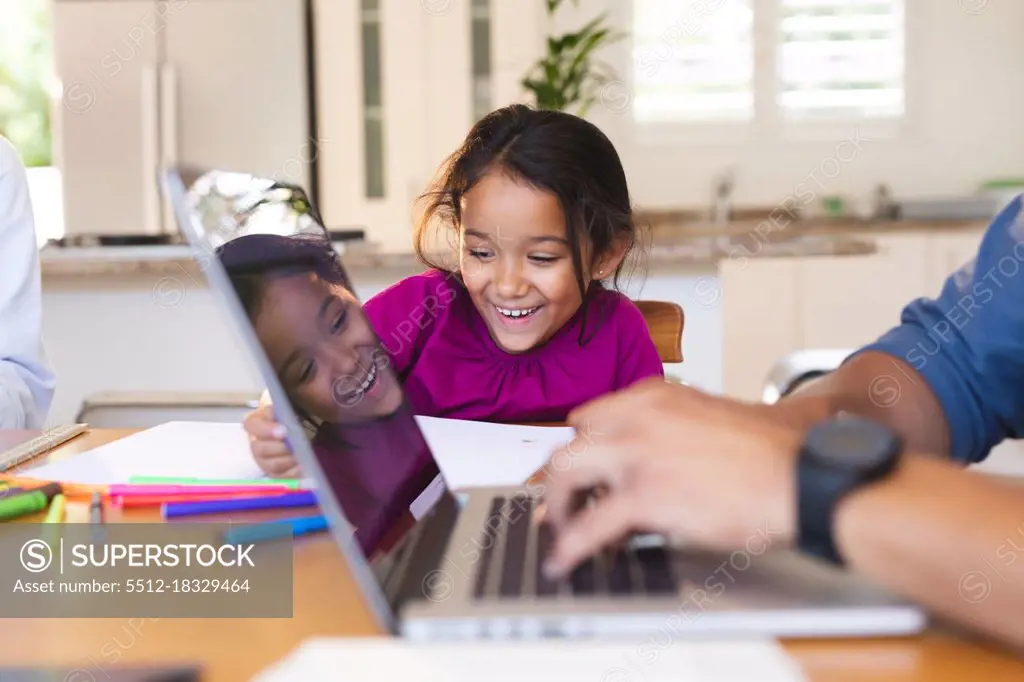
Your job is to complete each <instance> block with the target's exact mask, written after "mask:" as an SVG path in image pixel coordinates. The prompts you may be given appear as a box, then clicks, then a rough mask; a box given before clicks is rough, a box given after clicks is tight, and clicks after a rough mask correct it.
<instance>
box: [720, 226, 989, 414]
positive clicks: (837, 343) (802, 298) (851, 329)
mask: <svg viewBox="0 0 1024 682" xmlns="http://www.w3.org/2000/svg"><path fill="white" fill-rule="evenodd" d="M983 233H984V228H983V226H979V227H978V228H977V229H963V230H952V229H950V230H945V231H938V230H936V231H934V232H927V231H906V232H890V233H887V234H877V235H875V234H863V233H858V234H856V236H857V237H858V238H860V239H870V240H872V241H874V242H875V243H876V246H877V252H876V253H873V254H869V255H863V256H815V257H806V258H763V259H760V260H755V259H748V260H746V261H725V262H723V263H722V264H721V265H720V278H721V282H722V287H723V296H722V325H723V342H722V344H723V346H722V347H723V352H722V384H723V391H724V392H725V393H726V394H728V395H731V396H734V397H737V398H741V399H745V400H761V397H762V391H763V390H764V383H765V379H766V378H767V376H768V374H769V372H770V370H771V368H772V367H773V366H774V364H775V363H776V362H778V360H779V359H781V358H782V357H784V356H786V355H788V354H790V353H792V352H795V351H797V350H802V349H812V348H823V349H854V348H858V347H860V346H863V345H865V344H867V343H870V342H872V341H874V340H875V339H877V338H878V337H879V336H880V335H881V334H883V333H885V332H886V331H888V330H889V329H891V328H892V327H894V326H896V325H898V324H899V321H900V314H901V312H902V310H903V308H904V307H905V306H906V305H907V303H909V302H910V301H912V300H914V299H916V298H920V297H922V296H924V297H935V296H937V295H938V293H939V291H940V289H941V286H942V283H943V282H944V281H945V280H946V278H947V277H948V276H949V275H950V274H951V273H952V272H953V271H955V270H956V269H958V268H959V267H961V266H962V265H963V264H964V263H965V262H967V261H968V260H970V259H971V258H973V257H974V255H975V253H976V251H977V248H978V245H979V244H980V242H981V237H982V234H983Z"/></svg>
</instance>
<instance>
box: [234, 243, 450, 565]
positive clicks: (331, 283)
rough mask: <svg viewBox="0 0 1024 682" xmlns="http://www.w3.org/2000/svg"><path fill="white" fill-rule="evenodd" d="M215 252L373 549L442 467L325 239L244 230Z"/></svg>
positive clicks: (361, 537) (364, 542)
mask: <svg viewBox="0 0 1024 682" xmlns="http://www.w3.org/2000/svg"><path fill="white" fill-rule="evenodd" d="M217 256H218V258H219V259H220V260H221V262H222V263H223V265H224V268H225V270H226V271H227V273H228V276H229V277H230V279H231V283H232V285H233V287H234V289H235V292H236V294H237V295H238V299H239V300H240V301H241V303H242V305H243V307H244V308H245V311H246V313H247V314H248V316H249V319H250V320H251V321H252V323H253V328H254V331H255V332H256V337H257V338H258V339H259V342H260V345H261V346H262V348H263V351H264V353H265V354H266V357H267V360H268V361H269V362H270V364H271V366H272V367H274V368H275V370H276V374H277V377H278V380H279V381H280V383H281V386H282V388H283V389H284V391H285V394H286V395H287V397H288V402H289V403H290V404H291V406H292V407H293V409H294V411H295V413H296V415H297V416H298V417H299V418H300V419H301V421H302V422H303V424H304V426H305V428H306V430H307V431H308V432H309V434H310V436H311V445H312V448H313V451H314V453H315V454H316V457H317V461H318V462H319V464H320V468H321V470H322V471H323V473H324V475H325V476H326V477H327V478H328V480H329V481H330V482H331V488H332V489H333V490H335V491H338V492H339V495H338V499H339V501H340V503H341V505H342V508H343V509H344V512H345V516H346V518H347V519H348V520H349V522H350V523H351V524H352V525H353V527H354V532H355V536H356V539H357V540H358V541H359V543H360V545H361V547H362V548H363V551H364V552H365V553H366V555H367V556H369V555H370V554H372V552H373V551H374V550H375V549H376V548H377V547H378V546H379V544H380V542H381V541H382V540H383V539H384V538H385V536H386V535H387V533H388V532H389V531H390V530H391V529H393V528H394V527H395V526H396V524H397V523H399V522H400V521H402V520H403V519H404V517H405V516H406V514H407V513H408V511H409V509H410V507H411V506H412V504H413V502H414V501H415V500H416V498H417V497H418V496H419V494H420V493H421V492H422V491H423V490H425V489H426V488H427V487H428V486H429V484H430V482H431V481H432V480H433V479H434V478H435V477H436V476H437V474H438V473H439V472H438V469H437V465H436V464H435V462H434V459H433V458H432V457H431V456H430V450H429V448H428V447H427V443H426V441H425V440H424V439H423V436H422V434H421V433H420V431H419V429H417V428H416V423H415V418H414V416H413V412H412V410H411V409H410V406H409V404H408V401H406V400H405V399H404V396H403V393H402V388H401V386H399V384H398V381H397V379H396V377H395V375H394V374H393V373H392V372H391V371H390V369H389V368H388V366H387V354H386V353H385V352H384V351H383V350H382V348H381V345H380V341H379V340H378V339H377V337H376V335H375V333H374V330H373V328H372V327H371V325H370V322H369V320H367V318H366V316H365V315H364V313H363V310H362V308H361V307H360V305H359V303H358V301H357V300H356V298H355V296H354V295H353V294H352V292H351V287H350V286H349V283H348V281H347V279H346V277H345V273H344V271H343V270H342V269H341V267H340V265H339V263H338V260H337V257H336V255H335V253H334V249H333V248H332V246H331V244H330V241H329V240H328V239H327V236H326V234H324V235H301V236H300V235H293V236H281V235H276V234H247V235H244V236H240V237H237V238H234V239H231V240H230V241H228V242H227V243H225V244H224V245H223V246H221V247H220V248H219V249H218V250H217Z"/></svg>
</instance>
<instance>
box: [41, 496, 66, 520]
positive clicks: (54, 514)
mask: <svg viewBox="0 0 1024 682" xmlns="http://www.w3.org/2000/svg"><path fill="white" fill-rule="evenodd" d="M43 523H64V496H63V495H54V496H53V500H52V501H51V502H50V511H48V512H47V513H46V519H45V520H44V521H43Z"/></svg>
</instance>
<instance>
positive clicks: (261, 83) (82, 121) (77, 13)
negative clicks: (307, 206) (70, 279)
mask: <svg viewBox="0 0 1024 682" xmlns="http://www.w3.org/2000/svg"><path fill="white" fill-rule="evenodd" d="M54 45H55V67H56V72H57V76H58V77H59V79H60V80H61V82H62V85H63V90H64V92H63V95H64V96H63V101H62V104H63V106H62V107H60V108H59V110H58V112H57V116H56V121H55V127H56V130H55V138H56V141H57V144H56V147H57V164H58V166H59V167H60V170H61V176H62V183H63V192H64V216H65V232H66V233H67V234H69V235H74V234H140V233H146V234H158V233H168V232H175V231H176V226H175V225H174V224H173V222H172V221H170V220H169V217H170V215H169V213H167V212H165V211H164V208H163V197H162V192H161V186H160V183H159V171H160V169H161V168H162V167H165V166H166V165H168V164H173V163H183V164H194V165H200V166H216V167H221V168H231V169H235V170H241V171H249V172H254V173H258V174H262V175H268V176H269V175H272V176H275V177H277V178H279V179H281V180H283V181H286V182H293V183H296V184H300V185H302V186H303V187H306V188H307V189H308V188H309V187H310V179H311V177H312V174H311V161H312V160H313V159H314V158H315V155H316V153H315V145H312V144H311V141H310V130H309V123H308V121H309V116H308V111H309V103H308V100H309V95H308V92H309V88H308V84H307V81H308V76H307V69H306V57H307V49H306V45H307V40H306V29H305V5H304V2H303V0H159V1H157V0H57V1H56V2H55V3H54Z"/></svg>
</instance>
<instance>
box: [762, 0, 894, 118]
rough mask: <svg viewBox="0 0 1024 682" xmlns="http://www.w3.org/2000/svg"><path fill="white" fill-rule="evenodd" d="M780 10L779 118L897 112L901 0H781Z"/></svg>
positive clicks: (881, 115)
mask: <svg viewBox="0 0 1024 682" xmlns="http://www.w3.org/2000/svg"><path fill="white" fill-rule="evenodd" d="M781 9H782V16H781V18H780V25H779V29H780V36H779V48H778V49H779V81H780V82H779V86H780V92H779V94H778V105H779V107H780V109H781V111H782V114H783V116H784V117H786V118H789V119H806V118H823V117H826V116H830V117H841V118H850V117H856V118H874V117H898V116H901V115H902V114H903V42H904V40H903V3H902V1H901V0H830V1H829V0H782V8H781Z"/></svg>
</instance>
